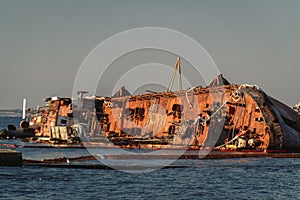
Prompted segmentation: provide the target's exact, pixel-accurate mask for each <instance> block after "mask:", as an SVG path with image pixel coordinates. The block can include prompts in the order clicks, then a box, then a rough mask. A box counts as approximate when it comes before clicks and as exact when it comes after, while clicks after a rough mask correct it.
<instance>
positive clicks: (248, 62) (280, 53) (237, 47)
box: [0, 0, 300, 109]
mask: <svg viewBox="0 0 300 200" xmlns="http://www.w3.org/2000/svg"><path fill="white" fill-rule="evenodd" d="M299 8H300V1H297V0H289V1H279V0H265V1H258V0H257V1H238V0H228V1H222V0H212V1H186V2H182V1H92V0H90V1H79V0H78V1H77V0H62V1H38V0H27V1H21V0H19V1H17V0H12V1H1V2H0V27H1V28H0V32H1V34H0V44H1V45H0V65H1V75H0V91H1V101H0V109H9V108H21V105H22V99H23V98H27V101H28V104H29V105H28V106H29V107H36V106H37V105H43V102H42V99H44V98H46V97H49V96H56V95H57V96H62V97H71V95H72V89H73V82H74V79H75V76H76V73H77V70H78V69H79V67H80V65H81V63H82V62H83V60H84V59H85V57H86V56H87V55H88V53H89V52H90V51H91V50H92V49H93V48H94V47H95V46H97V45H98V44H99V43H100V42H101V41H103V40H105V39H107V38H108V37H110V36H112V35H114V34H117V33H119V32H122V31H125V30H128V29H132V28H138V27H150V26H151V27H164V28H169V29H174V30H177V31H180V32H182V33H184V34H186V35H188V36H190V37H192V38H193V39H195V40H196V41H197V42H198V43H200V44H201V45H202V46H203V47H204V48H205V49H206V50H207V51H208V53H209V54H210V55H211V57H212V58H213V60H214V61H215V63H216V64H217V66H218V68H219V70H220V72H221V73H222V74H223V75H224V77H225V78H227V79H228V80H229V81H230V82H232V83H250V84H256V85H258V86H259V87H261V88H262V89H263V90H264V91H265V92H266V93H267V94H268V95H270V96H272V97H275V98H276V99H278V100H280V101H282V102H284V103H286V104H288V105H289V106H293V105H294V104H296V103H297V102H299V101H300V93H299V92H298V87H297V81H299V79H298V77H299V76H298V74H300V67H299V66H298V65H299V63H300V56H299V52H300V12H299ZM166 62H167V63H166V64H169V65H171V66H173V65H174V63H175V60H168V61H166ZM183 70H184V69H183ZM170 76H171V74H170ZM170 76H168V77H167V79H169V78H170ZM99 95H101V94H99Z"/></svg>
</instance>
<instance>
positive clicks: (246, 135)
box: [30, 75, 300, 150]
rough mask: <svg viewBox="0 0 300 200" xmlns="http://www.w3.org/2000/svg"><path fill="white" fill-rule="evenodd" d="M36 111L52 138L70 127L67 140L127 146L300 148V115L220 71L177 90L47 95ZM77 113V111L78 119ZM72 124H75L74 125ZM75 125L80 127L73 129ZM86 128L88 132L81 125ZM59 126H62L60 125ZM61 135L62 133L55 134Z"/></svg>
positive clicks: (35, 121)
mask: <svg viewBox="0 0 300 200" xmlns="http://www.w3.org/2000/svg"><path fill="white" fill-rule="evenodd" d="M46 102H47V103H46V107H45V108H44V109H40V110H39V111H37V112H36V113H35V114H34V115H32V116H31V121H30V122H31V123H30V124H31V127H34V128H35V130H36V132H37V133H36V135H37V136H44V137H45V136H46V137H49V138H50V139H51V138H53V130H54V129H53V127H58V126H65V127H67V131H66V132H67V137H68V139H70V138H72V137H79V136H80V137H81V139H82V142H85V138H88V142H89V144H90V145H91V144H98V145H100V144H101V145H103V146H111V145H112V144H113V145H117V146H120V147H124V148H127V147H128V148H161V147H169V148H182V147H186V146H190V147H191V148H194V149H197V148H198V149H199V148H214V149H220V150H222V149H229V150H230V149H231V150H236V149H250V150H264V149H300V115H299V114H298V113H297V112H295V111H294V110H293V109H291V108H289V107H288V106H286V105H284V104H282V103H280V102H279V101H277V100H275V99H273V98H272V97H270V96H268V95H266V93H265V92H263V91H262V90H260V89H259V88H258V87H257V86H255V85H247V84H242V85H234V84H230V83H229V82H228V81H227V80H226V79H224V78H223V77H222V76H221V75H220V76H218V77H216V79H215V80H213V81H212V83H211V84H210V85H209V86H208V87H205V88H203V87H201V86H199V87H194V88H191V89H189V90H180V91H177V92H171V91H167V92H160V93H150V94H149V93H148V94H140V95H134V96H132V95H130V94H129V92H128V91H127V90H126V89H125V88H122V89H121V90H120V91H118V92H117V93H116V95H114V96H113V97H97V96H93V97H84V96H83V95H82V93H81V97H80V105H79V106H78V107H76V108H74V109H72V104H71V99H69V98H48V99H47V100H46ZM72 114H76V116H77V118H78V119H76V121H78V122H79V123H80V126H76V124H74V122H73V118H72ZM72 127H73V128H72ZM74 127H77V129H76V128H74ZM78 127H79V128H81V129H83V128H84V129H85V132H84V133H83V132H82V131H80V130H78ZM59 130H60V129H59ZM55 139H56V140H57V139H59V137H55Z"/></svg>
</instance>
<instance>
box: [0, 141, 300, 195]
mask: <svg viewBox="0 0 300 200" xmlns="http://www.w3.org/2000/svg"><path fill="white" fill-rule="evenodd" d="M0 143H2V144H3V143H11V144H12V143H17V144H19V145H22V144H28V143H24V142H22V141H20V140H0ZM17 150H20V151H22V153H23V157H24V158H26V159H36V160H40V159H43V158H59V157H77V156H81V155H89V152H88V151H86V150H84V149H49V148H48V149H46V148H43V149H34V148H33V149H32V148H30V149H26V148H17ZM94 163H96V161H94ZM173 165H178V166H186V168H170V169H160V170H155V171H152V172H148V173H126V172H122V171H117V170H102V169H72V168H46V167H34V166H24V167H0V180H1V181H0V188H1V189H0V199H300V159H275V158H243V159H223V160H178V161H176V162H175V163H173Z"/></svg>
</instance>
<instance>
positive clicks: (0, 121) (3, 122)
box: [0, 116, 22, 130]
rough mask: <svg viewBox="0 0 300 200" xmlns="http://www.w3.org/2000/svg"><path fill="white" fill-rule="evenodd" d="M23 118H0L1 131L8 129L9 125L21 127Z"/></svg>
mask: <svg viewBox="0 0 300 200" xmlns="http://www.w3.org/2000/svg"><path fill="white" fill-rule="evenodd" d="M21 120H22V117H4V116H0V130H1V129H4V128H7V125H9V124H12V125H15V126H16V127H19V124H20V121H21Z"/></svg>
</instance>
